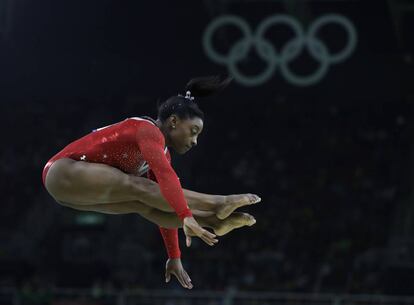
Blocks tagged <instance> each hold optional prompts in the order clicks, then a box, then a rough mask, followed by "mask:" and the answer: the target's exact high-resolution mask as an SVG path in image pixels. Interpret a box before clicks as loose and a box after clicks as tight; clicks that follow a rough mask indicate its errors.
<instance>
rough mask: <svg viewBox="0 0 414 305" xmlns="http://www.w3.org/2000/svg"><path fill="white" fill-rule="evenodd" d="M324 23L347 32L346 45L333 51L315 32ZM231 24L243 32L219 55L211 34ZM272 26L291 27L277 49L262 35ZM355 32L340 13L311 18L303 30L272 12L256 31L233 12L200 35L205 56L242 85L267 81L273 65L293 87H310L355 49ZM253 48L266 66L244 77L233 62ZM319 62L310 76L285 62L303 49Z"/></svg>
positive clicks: (235, 62) (210, 25) (253, 84)
mask: <svg viewBox="0 0 414 305" xmlns="http://www.w3.org/2000/svg"><path fill="white" fill-rule="evenodd" d="M328 24H338V25H340V26H342V27H343V28H344V29H345V31H346V33H347V44H346V45H345V46H344V48H343V49H342V50H341V51H339V52H337V53H335V54H333V53H331V52H330V51H329V50H328V48H327V46H326V45H325V43H324V42H323V41H321V40H320V39H319V38H318V37H317V34H318V32H319V31H320V29H321V28H322V27H324V26H326V25H328ZM228 25H231V26H235V27H237V28H238V29H239V30H240V31H241V32H242V34H243V37H242V38H241V39H240V40H238V41H237V42H236V43H234V45H233V46H232V47H231V48H230V50H229V51H228V53H227V54H220V53H219V52H217V51H216V49H215V48H214V47H213V35H214V34H215V32H216V31H217V30H218V29H219V28H221V27H223V26H228ZM276 25H285V26H288V27H289V28H291V29H292V30H293V32H294V34H295V36H294V38H292V39H291V40H289V41H288V42H287V43H286V44H285V45H284V46H283V47H282V48H281V50H280V52H277V51H276V50H275V48H274V47H273V45H272V44H271V42H270V41H269V40H267V39H266V38H265V34H266V32H267V31H268V30H269V28H271V27H273V26H276ZM357 39H358V38H357V33H356V29H355V27H354V25H353V24H352V22H351V21H350V20H349V19H347V18H346V17H344V16H342V15H337V14H328V15H324V16H321V17H319V18H318V19H316V20H315V21H313V22H312V23H311V24H310V26H309V29H308V31H307V32H305V31H304V29H303V27H302V26H301V24H300V23H299V22H298V21H297V20H296V19H294V18H293V17H291V16H289V15H272V16H270V17H268V18H266V19H264V20H263V21H262V22H261V23H260V24H259V26H258V28H257V30H256V32H254V33H253V32H252V30H251V29H250V27H249V25H248V24H247V22H246V21H245V20H243V19H242V18H240V17H238V16H234V15H224V16H221V17H218V18H217V19H215V20H213V21H212V22H211V23H210V24H209V25H208V26H207V28H206V30H205V32H204V35H203V47H204V50H205V52H206V54H207V56H208V57H209V58H210V59H211V60H212V61H214V62H216V63H218V64H221V65H226V66H227V69H228V71H229V73H230V74H231V75H232V76H233V77H234V78H235V80H236V81H238V82H239V83H241V84H243V85H245V86H257V85H260V84H263V83H265V82H266V81H268V80H269V79H270V78H271V77H272V75H273V74H274V72H275V70H276V68H277V67H278V66H279V67H280V72H281V74H282V76H283V77H284V78H285V79H286V80H287V81H288V82H289V83H291V84H293V85H297V86H310V85H313V84H316V83H317V82H319V81H320V80H321V79H323V78H324V77H325V75H326V73H327V72H328V69H329V66H330V65H333V64H337V63H340V62H342V61H344V60H345V59H347V58H348V57H349V56H350V55H351V54H352V52H353V51H354V50H355V47H356V45H357ZM252 46H253V47H254V48H255V50H256V52H257V54H258V55H259V57H260V58H261V59H263V60H264V61H265V62H266V63H267V67H266V68H265V69H264V70H263V71H262V72H261V73H260V74H258V75H254V76H247V75H245V74H243V73H242V72H241V71H240V70H239V68H238V67H237V64H238V63H239V62H241V61H242V60H243V59H245V58H246V57H247V55H248V52H249V50H250V49H251V48H252ZM305 47H306V48H307V49H308V50H309V54H310V55H311V56H312V57H313V58H314V59H315V60H316V61H318V62H319V67H318V68H317V69H316V71H315V72H314V73H312V74H310V75H305V76H301V75H297V74H295V73H294V72H293V71H292V70H291V69H290V68H289V64H290V63H291V62H292V61H293V60H294V59H295V58H297V57H298V56H299V54H300V53H301V52H302V50H303V49H304V48H305Z"/></svg>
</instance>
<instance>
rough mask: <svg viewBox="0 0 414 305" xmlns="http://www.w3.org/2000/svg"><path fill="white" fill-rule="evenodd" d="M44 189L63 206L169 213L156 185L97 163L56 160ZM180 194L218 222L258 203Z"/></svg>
mask: <svg viewBox="0 0 414 305" xmlns="http://www.w3.org/2000/svg"><path fill="white" fill-rule="evenodd" d="M45 186H46V189H47V190H48V192H49V193H50V194H51V195H52V197H54V198H55V199H56V200H58V201H62V202H67V203H76V204H78V205H79V204H85V205H91V204H106V203H119V202H128V201H137V202H142V203H144V204H145V205H147V206H150V207H152V208H155V209H158V210H161V211H164V212H172V211H173V209H172V208H171V207H170V205H169V204H168V203H167V202H166V200H165V199H164V197H163V196H162V194H161V191H160V189H159V186H158V184H157V183H155V182H153V181H151V180H149V179H146V178H143V177H137V176H134V175H129V174H125V173H124V172H122V171H120V170H119V169H117V168H114V167H111V166H108V165H105V164H100V163H89V162H83V161H75V160H72V159H69V158H63V159H59V160H57V161H55V162H54V163H53V164H52V166H51V167H50V169H49V171H48V173H47V176H46V181H45ZM184 195H185V196H186V199H187V201H188V205H189V207H190V209H192V210H204V211H214V212H215V213H216V214H217V217H218V218H220V219H223V218H226V217H227V216H229V215H230V214H231V213H232V212H233V211H234V210H235V209H236V208H238V207H240V206H243V205H248V204H253V203H256V202H258V201H260V198H259V197H258V196H256V195H252V194H244V195H230V196H220V195H208V194H201V193H197V192H193V191H189V190H184Z"/></svg>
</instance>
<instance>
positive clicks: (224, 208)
mask: <svg viewBox="0 0 414 305" xmlns="http://www.w3.org/2000/svg"><path fill="white" fill-rule="evenodd" d="M261 200H262V199H261V198H260V197H259V196H257V195H255V194H241V195H228V196H224V203H223V204H221V205H220V206H219V208H218V209H217V212H216V215H217V218H218V219H225V218H227V217H229V215H230V214H231V213H233V212H234V210H236V209H238V208H240V207H242V206H245V205H251V204H255V203H258V202H260V201H261Z"/></svg>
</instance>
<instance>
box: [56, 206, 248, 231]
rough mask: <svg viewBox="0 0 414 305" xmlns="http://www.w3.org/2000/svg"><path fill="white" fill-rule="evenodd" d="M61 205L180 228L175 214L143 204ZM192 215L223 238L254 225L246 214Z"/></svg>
mask: <svg viewBox="0 0 414 305" xmlns="http://www.w3.org/2000/svg"><path fill="white" fill-rule="evenodd" d="M59 203H60V204H61V205H64V206H67V207H70V208H73V209H76V210H81V211H92V212H100V213H105V214H130V213H137V214H140V215H141V216H142V217H144V218H145V219H147V220H149V221H150V222H153V223H155V224H157V225H159V226H161V227H163V228H181V227H182V221H181V220H180V219H179V218H178V217H177V215H176V214H175V213H168V212H163V211H160V210H157V209H154V208H151V207H148V206H146V205H145V204H143V203H140V202H136V201H131V202H119V203H107V204H95V205H85V204H82V205H76V204H69V203H65V202H59ZM192 212H193V215H194V217H195V219H196V220H197V222H198V223H199V224H200V225H201V226H202V227H207V228H212V229H213V230H214V232H215V234H217V235H218V236H223V235H225V234H227V233H229V232H230V231H232V230H234V229H237V228H240V227H243V226H252V225H253V224H255V223H256V220H255V219H254V217H253V216H251V215H249V214H247V213H237V212H236V213H233V214H231V215H230V216H229V217H227V218H226V219H224V220H220V219H218V218H217V217H216V215H214V212H209V211H198V210H193V211H192Z"/></svg>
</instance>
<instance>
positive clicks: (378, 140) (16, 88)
mask: <svg viewBox="0 0 414 305" xmlns="http://www.w3.org/2000/svg"><path fill="white" fill-rule="evenodd" d="M412 6H413V2H412V1H408V0H406V1H403V0H399V1H397V0H395V1H391V0H390V1H384V0H378V1H363V0H359V1H358V0H350V1H333V0H332V1H328V0H326V1H311V0H309V1H304V0H303V1H288V0H285V1H281V0H280V1H200V2H198V1H114V0H100V1H51V0H42V1H34V0H0V84H1V90H0V97H1V100H0V101H1V113H2V118H1V120H0V121H1V131H2V132H1V136H2V144H1V150H0V171H1V184H0V185H1V190H2V200H1V205H2V209H1V211H2V212H1V214H0V286H1V287H19V288H22V289H24V288H25V287H26V288H27V287H52V286H55V287H91V286H93V285H102V286H103V287H109V288H114V289H121V288H126V287H135V288H137V287H146V288H163V289H164V288H165V284H164V282H163V276H164V262H165V259H166V256H165V251H164V249H163V245H162V240H161V237H160V236H159V233H158V229H157V227H156V226H155V225H153V224H150V223H148V222H146V221H145V220H144V219H142V218H141V217H139V216H136V215H125V216H107V215H105V216H95V218H92V219H91V221H92V223H91V224H89V225H88V224H85V219H84V218H82V214H83V215H86V214H85V213H82V212H78V211H74V210H70V209H68V208H64V207H62V206H59V205H57V204H56V203H55V202H54V201H53V199H52V198H51V197H50V196H49V195H48V194H47V192H46V190H45V189H44V187H43V185H42V182H41V173H42V170H43V167H44V165H45V163H46V162H47V161H48V159H49V158H50V157H51V156H52V155H54V154H55V153H57V152H58V151H59V150H60V149H62V148H63V147H64V146H65V145H67V144H68V143H70V142H71V141H73V140H75V139H77V138H79V137H80V136H83V135H85V134H87V133H89V132H90V131H91V130H92V129H95V128H99V127H102V126H106V125H108V124H112V123H114V122H117V121H120V120H123V119H125V118H127V117H132V116H140V115H149V116H152V117H156V101H157V100H158V99H165V98H168V97H169V96H171V95H175V94H178V93H184V92H183V90H184V86H185V84H186V82H187V81H188V80H189V79H190V78H192V77H196V76H203V75H214V74H221V75H227V74H228V70H227V68H226V67H225V66H223V65H219V64H217V63H214V62H213V61H212V60H211V59H210V58H209V57H208V56H207V54H206V52H205V51H204V49H203V45H202V37H203V33H204V31H205V29H206V27H207V25H208V24H209V22H211V21H212V20H213V19H214V18H216V17H218V16H221V15H224V14H233V15H237V16H240V17H242V18H243V19H244V20H246V21H247V22H248V23H249V25H250V27H251V29H252V30H253V31H254V30H255V29H256V28H257V27H258V24H259V23H260V22H261V21H262V20H264V19H265V18H266V17H268V16H270V15H275V14H287V15H290V16H291V17H293V18H295V19H297V20H298V21H299V22H300V23H301V24H302V25H303V27H304V29H305V30H306V29H307V28H309V25H310V24H311V23H312V22H313V21H314V20H315V19H317V18H319V17H320V16H322V15H325V14H328V13H336V14H341V15H343V16H345V17H347V18H348V19H349V20H350V21H351V22H352V23H353V24H354V26H355V28H356V31H357V34H358V41H357V45H356V48H355V50H354V51H353V53H352V54H351V56H350V57H349V58H347V59H346V60H344V61H343V62H341V63H338V64H335V65H331V66H330V67H329V71H328V73H327V75H326V76H325V77H324V78H323V79H322V80H321V81H319V82H317V83H315V84H313V85H310V86H297V85H294V84H292V83H289V82H288V81H287V80H286V79H284V78H283V77H282V75H281V73H280V69H279V68H277V69H276V71H275V73H274V74H273V76H272V77H271V79H270V80H268V81H267V82H264V83H263V84H260V85H257V86H250V87H247V86H244V85H243V84H241V83H239V82H237V81H234V82H233V83H232V85H231V86H230V87H229V88H228V89H226V90H225V91H224V92H222V93H221V94H219V95H217V96H215V97H212V98H208V99H200V100H198V102H199V104H200V107H201V108H202V109H203V111H204V112H205V113H206V120H205V129H204V132H203V134H202V135H201V136H200V139H199V145H198V147H197V148H196V149H194V150H192V151H191V152H189V153H188V154H186V155H184V156H175V155H174V156H173V160H174V167H175V168H176V171H177V173H178V175H179V176H180V179H181V182H182V184H183V186H184V187H186V188H189V189H194V190H197V191H201V192H207V193H215V194H232V193H246V192H251V193H257V194H259V195H260V196H261V197H262V199H263V200H262V202H261V203H260V204H258V205H256V206H254V207H251V208H250V209H245V210H246V211H249V212H250V213H252V214H253V215H255V217H256V218H257V220H258V222H257V224H256V225H255V226H254V227H252V228H248V229H242V230H238V231H235V232H232V233H231V234H229V235H227V236H225V237H223V238H221V239H220V243H219V245H218V246H216V247H214V248H207V246H205V245H204V244H202V243H201V242H199V241H195V242H194V244H193V246H192V247H191V248H190V249H187V248H185V247H184V245H182V246H183V247H182V248H183V249H182V250H183V262H184V265H185V267H186V269H187V271H188V272H189V274H190V276H191V277H192V279H193V282H194V284H195V286H196V287H197V289H218V290H223V289H226V288H228V287H236V288H238V289H244V290H270V291H290V292H339V293H382V294H402V295H407V294H412V292H413V291H414V290H413V289H414V284H413V283H414V239H413V233H414V224H413V216H414V209H413V204H412V200H413V197H412V182H413V180H412V169H413V163H412V150H411V147H412V144H411V143H412V135H413V125H412V116H413V114H412V103H413V98H414V94H413V93H414V90H413V82H412V81H413V60H414V59H413V47H414V45H413V39H412V33H413V30H414V10H413V7H412ZM344 33H345V32H344V31H343V29H341V27H339V26H331V27H330V26H326V27H325V28H324V30H321V31H320V32H319V35H318V37H319V38H320V39H321V41H322V42H323V43H325V45H326V46H327V48H328V49H329V50H330V52H333V53H334V52H338V51H339V50H340V49H341V48H343V46H344V45H345V44H346V35H345V34H344ZM292 37H293V35H292V32H291V31H290V30H289V28H287V27H283V26H279V27H275V28H274V29H272V30H271V31H269V36H268V37H267V38H268V40H269V41H270V42H271V43H272V45H274V46H275V48H276V50H278V51H280V50H281V48H282V47H283V45H284V44H285V43H286V42H288V41H289V39H292ZM240 38H241V35H240V33H239V32H238V31H237V30H235V29H234V28H233V29H231V28H230V29H228V28H226V29H221V30H220V33H218V34H217V37H215V42H216V44H217V47H218V49H219V50H220V51H222V52H223V53H225V52H226V50H228V49H229V48H230V47H231V46H232V45H233V44H234V43H235V42H236V41H238V39H240ZM266 65H267V63H266V61H264V60H263V59H261V58H260V56H258V54H257V52H255V50H254V48H252V49H251V51H250V52H249V54H248V55H247V56H245V58H244V59H243V60H241V61H240V63H239V65H238V66H239V68H240V69H241V70H242V71H244V73H246V74H247V75H255V74H258V73H260V71H262V69H264V68H266ZM290 67H291V68H292V70H294V71H295V72H296V73H297V74H299V75H308V74H311V73H312V72H313V71H315V69H317V67H318V61H316V60H315V59H314V58H313V57H312V56H311V54H310V53H309V51H307V50H306V48H304V49H303V51H302V52H301V53H300V55H299V56H298V57H297V59H295V60H293V61H292V63H291V65H290ZM82 220H83V221H82ZM182 237H183V235H182V234H181V239H182V240H183V238H182ZM168 285H169V286H167V287H171V286H172V287H177V286H178V285H177V284H176V283H173V284H171V283H170V284H168ZM109 288H108V289H109Z"/></svg>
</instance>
